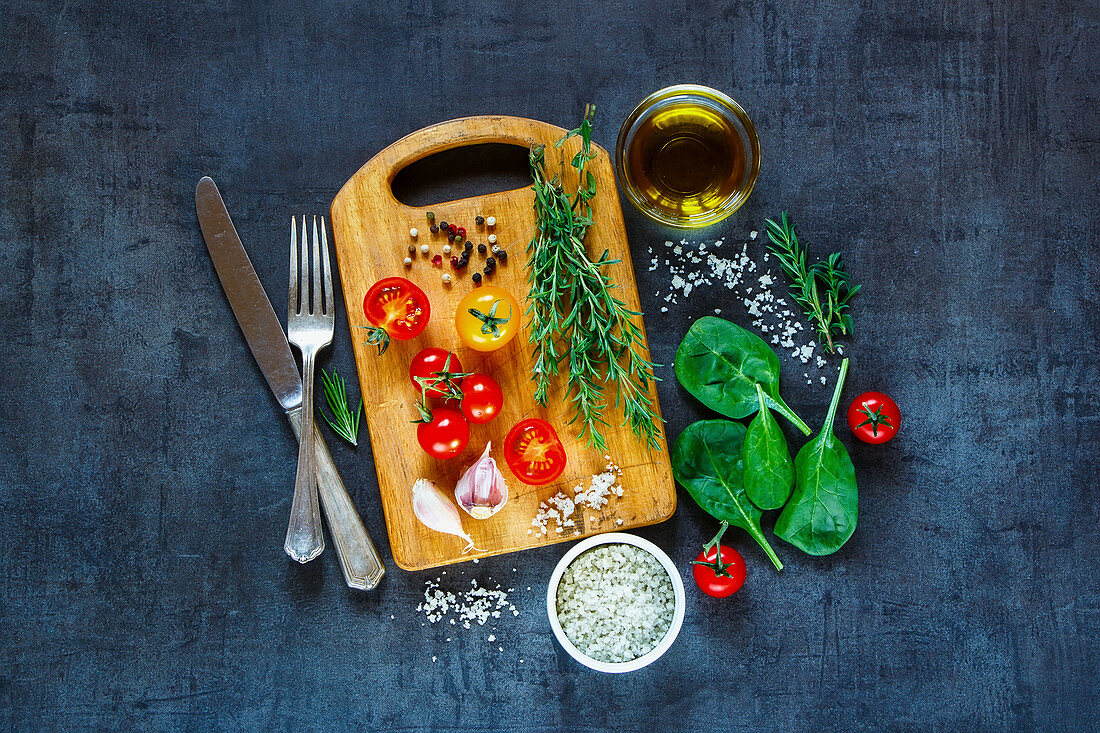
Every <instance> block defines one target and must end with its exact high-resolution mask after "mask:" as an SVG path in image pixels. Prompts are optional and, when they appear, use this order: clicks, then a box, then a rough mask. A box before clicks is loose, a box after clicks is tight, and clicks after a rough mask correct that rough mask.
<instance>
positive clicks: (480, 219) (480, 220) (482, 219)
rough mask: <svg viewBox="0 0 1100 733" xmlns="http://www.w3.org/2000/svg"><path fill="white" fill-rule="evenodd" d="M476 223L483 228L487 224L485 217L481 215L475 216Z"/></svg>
mask: <svg viewBox="0 0 1100 733" xmlns="http://www.w3.org/2000/svg"><path fill="white" fill-rule="evenodd" d="M474 223H475V224H477V225H478V226H482V225H483V224H484V223H485V217H484V216H481V215H478V216H475V217H474Z"/></svg>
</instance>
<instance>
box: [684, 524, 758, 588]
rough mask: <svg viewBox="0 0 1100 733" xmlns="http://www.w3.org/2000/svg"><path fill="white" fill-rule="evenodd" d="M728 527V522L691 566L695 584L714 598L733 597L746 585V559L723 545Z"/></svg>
mask: <svg viewBox="0 0 1100 733" xmlns="http://www.w3.org/2000/svg"><path fill="white" fill-rule="evenodd" d="M728 527H729V524H728V523H727V522H722V528H721V529H720V530H718V535H717V536H716V537H715V538H714V539H713V540H711V541H710V542H708V543H707V544H706V546H704V547H703V551H702V552H700V553H699V556H698V557H697V558H695V560H693V561H692V564H691V574H692V576H693V577H694V578H695V584H696V585H698V586H699V589H700V590H702V591H703V592H704V593H706V594H707V595H708V596H711V597H713V598H725V597H726V596H732V595H733V594H734V593H736V592H737V591H738V590H740V589H741V586H742V585H744V584H745V558H743V557H741V553H740V552H738V551H737V550H735V549H733V548H732V547H727V546H726V545H723V544H722V535H723V534H725V532H726V529H727V528H728Z"/></svg>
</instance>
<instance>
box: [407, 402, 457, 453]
mask: <svg viewBox="0 0 1100 733" xmlns="http://www.w3.org/2000/svg"><path fill="white" fill-rule="evenodd" d="M425 417H427V416H425ZM416 440H417V442H419V443H420V447H421V448H423V449H424V452H425V453H427V454H428V455H430V456H431V457H432V458H439V459H442V460H447V459H448V458H454V457H455V456H457V455H458V454H459V453H461V452H462V450H463V449H464V448H465V447H466V443H468V442H469V440H470V425H469V423H467V422H466V418H464V417H462V413H461V412H459V411H458V410H456V409H454V408H452V407H437V408H435V409H434V410H432V412H431V419H430V420H429V421H427V422H422V423H420V424H419V425H417V426H416Z"/></svg>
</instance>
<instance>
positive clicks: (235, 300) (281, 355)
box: [195, 176, 386, 590]
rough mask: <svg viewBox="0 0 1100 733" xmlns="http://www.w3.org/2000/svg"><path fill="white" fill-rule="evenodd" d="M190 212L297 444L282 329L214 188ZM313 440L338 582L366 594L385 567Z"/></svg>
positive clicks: (295, 391) (292, 379)
mask: <svg viewBox="0 0 1100 733" xmlns="http://www.w3.org/2000/svg"><path fill="white" fill-rule="evenodd" d="M195 209H196V211H197V212H198V217H199V227H200V228H201V229H202V236H203V239H204V240H205V241H206V248H207V250H208V251H209V252H210V258H211V260H213V262H214V269H215V270H216V271H217V274H218V279H219V280H220V281H221V284H222V288H223V289H224V290H225V295H226V297H227V298H228V299H229V305H230V307H231V308H232V309H233V315H234V316H236V319H237V325H239V326H240V328H241V332H242V333H243V334H244V338H245V341H246V342H247V343H248V348H249V350H251V351H252V356H253V357H254V358H255V359H256V363H257V364H258V365H259V367H260V371H261V372H262V373H263V375H264V379H265V380H267V384H268V387H270V388H271V391H272V393H273V394H274V395H275V398H276V399H277V400H278V401H279V404H280V405H281V406H282V408H283V410H284V412H285V413H286V416H287V419H288V420H290V424H291V427H292V428H293V429H294V434H295V436H297V437H298V438H299V439H300V438H301V435H300V433H301V423H302V378H301V376H300V375H299V374H298V365H297V364H296V363H295V362H294V356H293V355H292V354H291V353H290V344H289V343H288V342H287V340H286V335H285V334H284V333H283V327H282V324H281V323H279V319H278V318H276V316H275V311H274V309H272V307H271V301H270V300H268V297H267V293H266V292H264V289H263V285H261V284H260V278H259V277H258V276H257V275H256V270H255V268H253V267H252V261H251V260H249V259H248V253H247V252H246V251H245V249H244V245H243V244H241V239H240V237H239V236H238V235H237V230H236V228H235V227H234V226H233V221H232V220H231V219H230V218H229V211H228V210H227V209H226V208H225V202H224V201H222V197H221V194H220V193H219V192H218V187H217V186H216V185H215V184H214V181H213V179H211V178H210V177H208V176H204V177H203V178H202V179H200V180H199V183H198V186H196V187H195ZM313 436H314V438H313V440H314V446H315V455H316V464H317V469H316V471H317V488H318V491H319V492H320V494H321V505H322V508H323V509H324V510H325V518H326V519H327V520H328V525H329V532H330V533H331V535H332V539H333V544H334V545H335V546H336V554H337V555H338V556H339V558H340V568H341V570H342V571H343V573H344V580H345V582H346V583H347V584H348V587H350V588H358V589H361V590H370V589H372V588H374V587H375V586H377V585H378V582H379V581H380V580H381V579H382V576H383V575H384V574H385V572H386V570H385V567H384V566H383V565H382V560H381V558H380V557H379V556H378V550H376V549H375V547H374V543H372V542H371V539H370V537H369V536H368V535H367V530H366V528H365V527H364V526H363V520H362V519H361V518H360V517H359V512H358V511H356V509H355V504H354V503H353V502H352V500H351V497H350V496H349V495H348V492H347V489H346V488H345V487H344V481H343V479H342V478H340V473H339V472H338V471H337V470H336V465H335V464H334V463H333V460H332V455H331V454H330V453H329V451H328V446H327V445H325V442H324V438H323V437H322V436H321V433H320V431H319V430H318V429H317V428H316V425H315V426H314V431H313Z"/></svg>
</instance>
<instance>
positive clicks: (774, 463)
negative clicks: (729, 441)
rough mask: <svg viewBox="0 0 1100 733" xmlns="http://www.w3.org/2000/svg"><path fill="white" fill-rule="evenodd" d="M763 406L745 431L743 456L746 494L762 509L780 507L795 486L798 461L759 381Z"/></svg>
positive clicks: (760, 398) (757, 396) (759, 397)
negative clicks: (792, 461)
mask: <svg viewBox="0 0 1100 733" xmlns="http://www.w3.org/2000/svg"><path fill="white" fill-rule="evenodd" d="M756 398H757V400H758V401H759V403H760V409H759V410H758V411H757V413H756V417H754V418H753V419H752V422H750V423H749V428H748V430H747V431H745V444H744V447H743V448H742V449H741V456H742V457H743V458H744V461H745V493H746V494H747V495H748V497H749V500H750V501H751V502H752V503H753V504H756V506H758V507H760V508H761V509H778V508H780V507H781V506H783V505H784V504H786V503H787V499H789V498H790V496H791V489H793V488H794V464H793V463H791V453H790V451H789V450H787V438H786V436H784V435H783V431H782V430H780V429H779V423H778V422H776V420H775V416H774V415H772V411H771V410H769V409H768V406H767V404H765V402H764V390H763V388H762V387H761V386H760V383H759V382H757V384H756Z"/></svg>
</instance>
